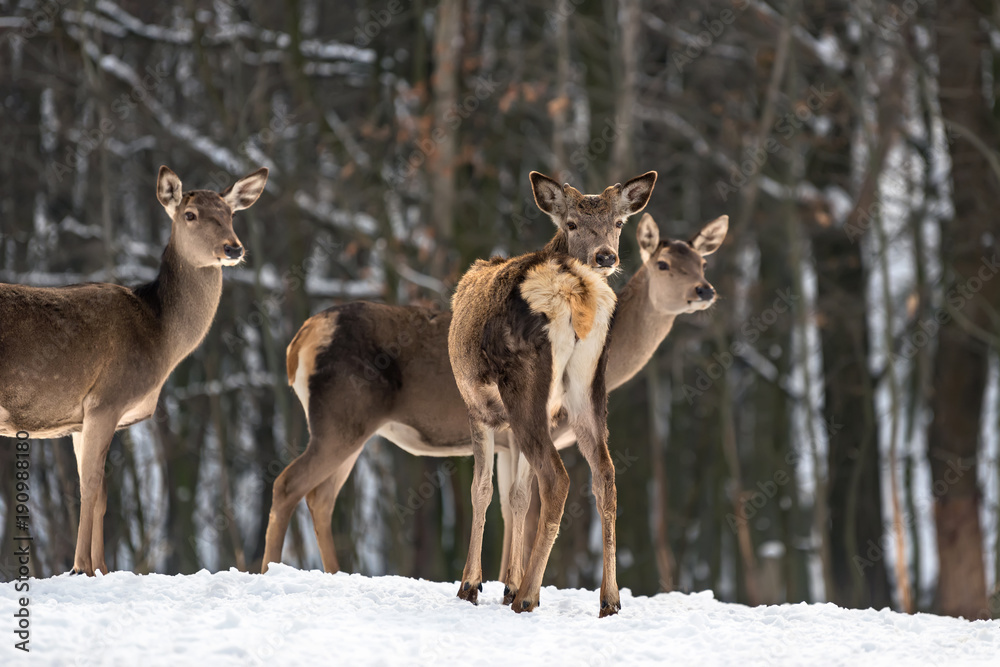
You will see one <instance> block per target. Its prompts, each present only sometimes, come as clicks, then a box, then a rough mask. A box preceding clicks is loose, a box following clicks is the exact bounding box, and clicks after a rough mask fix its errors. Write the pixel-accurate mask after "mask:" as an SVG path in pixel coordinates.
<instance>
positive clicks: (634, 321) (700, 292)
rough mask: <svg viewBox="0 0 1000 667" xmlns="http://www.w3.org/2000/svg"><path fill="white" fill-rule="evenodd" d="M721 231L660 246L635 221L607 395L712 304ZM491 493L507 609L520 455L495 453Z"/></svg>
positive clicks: (721, 225)
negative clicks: (636, 261)
mask: <svg viewBox="0 0 1000 667" xmlns="http://www.w3.org/2000/svg"><path fill="white" fill-rule="evenodd" d="M728 229H729V216H725V215H724V216H721V217H719V218H716V219H715V220H713V221H712V222H709V223H708V224H706V225H705V226H704V227H703V228H702V229H701V231H699V232H698V233H697V234H696V235H695V236H694V237H693V238H692V239H691V240H690V241H687V242H685V241H673V240H667V239H665V240H663V241H661V240H660V230H659V228H658V227H657V226H656V223H655V222H654V221H653V217H652V216H651V215H650V214H649V213H646V214H644V215H643V216H642V219H641V220H640V221H639V226H638V228H637V229H636V238H637V239H638V241H639V254H640V256H641V258H642V266H641V267H639V270H638V271H636V273H635V275H634V276H632V279H631V280H629V281H628V283H627V284H626V285H625V287H624V288H622V291H621V293H620V294H619V295H618V304H617V306H616V308H615V317H614V322H613V324H612V327H611V333H610V335H609V336H608V353H607V354H608V365H607V389H608V391H609V392H610V391H613V390H615V389H617V388H618V387H620V386H622V385H623V384H625V383H626V382H628V381H629V380H631V379H632V378H633V377H634V376H635V374H636V373H638V372H639V371H640V370H641V369H642V368H643V367H644V366H645V365H646V364H647V363H648V362H649V360H650V358H651V357H652V356H653V353H654V352H655V351H656V348H657V347H659V345H660V343H662V342H663V340H664V339H665V338H666V337H667V334H669V333H670V330H671V329H673V326H674V320H675V319H676V318H677V316H678V315H684V314H686V313H694V312H698V311H700V310H705V309H706V308H708V307H709V306H711V305H712V304H713V303H715V296H716V295H715V289H714V288H713V287H712V284H711V283H709V282H708V281H707V280H706V279H705V265H706V264H707V262H706V261H705V259H704V257H706V256H708V255H711V254H712V253H714V252H715V251H716V250H718V249H719V246H721V245H722V242H723V240H725V238H726V233H727V231H728ZM552 439H553V441H554V442H555V446H556V449H564V448H566V447H571V446H572V445H573V443H574V442H575V441H576V436H575V434H574V432H573V431H572V430H571V429H569V428H567V427H566V426H565V423H563V424H562V425H561V428H560V429H557V430H556V431H554V432H553V434H552ZM514 480H518V482H519V484H518V485H515V484H514ZM497 486H498V487H499V494H500V510H501V513H502V515H503V520H504V541H503V545H504V546H503V560H502V561H501V564H500V576H501V580H502V581H503V582H504V584H506V588H505V590H504V602H505V603H508V604H509V603H511V602H513V596H514V592H515V588H516V584H517V582H518V578H517V577H518V575H519V573H520V572H522V571H523V564H522V560H521V559H522V558H523V557H524V555H525V554H524V545H523V542H522V540H523V535H524V521H525V515H526V513H527V510H528V504H529V502H530V500H531V498H530V490H531V472H530V466H529V465H528V462H527V461H526V460H525V457H524V455H523V454H522V455H520V456H517V457H515V456H514V452H513V451H512V450H511V449H510V448H504V449H498V451H497Z"/></svg>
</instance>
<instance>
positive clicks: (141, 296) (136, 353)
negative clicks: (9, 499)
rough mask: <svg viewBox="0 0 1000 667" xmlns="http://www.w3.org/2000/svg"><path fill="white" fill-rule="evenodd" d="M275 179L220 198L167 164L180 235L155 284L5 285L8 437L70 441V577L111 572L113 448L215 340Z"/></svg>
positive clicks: (173, 234)
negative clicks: (250, 230) (189, 185)
mask: <svg viewBox="0 0 1000 667" xmlns="http://www.w3.org/2000/svg"><path fill="white" fill-rule="evenodd" d="M267 175H268V170H267V169H266V168H261V169H258V170H257V171H255V172H253V173H251V174H249V175H248V176H246V177H244V178H242V179H240V180H238V181H236V182H235V183H234V184H233V185H231V186H230V187H229V188H228V189H226V190H225V191H223V192H215V191H213V190H189V191H187V192H184V191H182V189H181V180H180V178H178V177H177V174H175V173H174V172H173V171H171V170H170V169H169V168H168V167H166V166H161V167H160V171H159V174H158V176H157V181H156V196H157V199H158V200H159V202H160V204H161V205H162V206H163V208H164V210H165V211H166V213H167V215H168V216H169V217H170V220H171V231H170V240H169V242H168V243H167V246H166V249H165V250H164V251H163V256H162V259H161V262H160V269H159V274H158V275H157V277H156V279H155V280H153V281H152V282H150V283H147V284H144V285H139V286H137V287H133V288H127V287H123V286H120V285H115V284H110V283H87V284H82V285H69V286H65V287H30V286H26V285H11V284H0V436H8V437H13V436H15V435H16V434H18V433H20V434H21V435H22V436H23V435H24V434H25V433H27V434H28V435H29V436H30V437H31V438H35V439H46V438H59V437H63V436H66V435H71V436H72V439H73V452H74V454H75V456H76V464H77V472H78V474H79V477H80V523H79V528H78V531H77V538H76V550H75V554H74V558H73V569H72V573H73V574H86V575H88V576H95V573H96V572H98V571H100V572H101V573H102V574H107V573H108V567H107V564H106V562H105V558H104V514H105V512H106V510H107V498H108V496H107V480H106V479H105V476H104V464H105V460H106V458H107V454H108V449H109V448H110V446H111V440H112V438H113V437H114V434H115V432H116V431H118V430H119V429H123V428H125V427H127V426H131V425H132V424H135V423H137V422H140V421H142V420H144V419H148V418H149V417H151V416H152V415H153V413H154V411H155V410H156V405H157V401H158V398H159V394H160V390H161V389H162V388H163V385H164V383H165V382H166V380H167V378H168V377H169V375H170V373H171V372H172V371H173V370H174V368H176V367H177V365H178V364H179V363H180V362H181V361H182V360H184V359H185V358H186V357H187V356H188V355H190V354H191V353H192V352H193V351H194V350H195V348H197V347H198V346H199V345H200V344H201V342H202V340H203V339H204V338H205V336H206V334H207V333H208V331H209V329H210V327H211V325H212V320H213V319H214V318H215V312H216V310H217V309H218V306H219V301H220V299H221V296H222V267H224V266H235V265H237V264H239V263H240V262H242V261H243V258H244V248H243V245H242V244H241V243H240V240H239V238H238V237H237V235H236V233H235V232H234V231H233V213H234V212H236V211H240V210H242V209H245V208H248V207H249V206H251V205H252V204H253V203H254V202H256V201H257V198H258V197H259V196H260V194H261V193H262V192H263V190H264V186H265V185H266V183H267Z"/></svg>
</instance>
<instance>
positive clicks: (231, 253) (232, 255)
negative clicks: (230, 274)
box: [222, 243, 243, 259]
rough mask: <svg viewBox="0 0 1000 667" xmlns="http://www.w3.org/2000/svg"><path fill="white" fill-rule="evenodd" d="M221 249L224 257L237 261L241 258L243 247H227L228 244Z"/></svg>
mask: <svg viewBox="0 0 1000 667" xmlns="http://www.w3.org/2000/svg"><path fill="white" fill-rule="evenodd" d="M222 249H223V250H224V251H225V253H226V257H228V258H229V259H239V258H240V257H242V256H243V246H241V245H229V244H228V243H227V244H226V245H224V246H222Z"/></svg>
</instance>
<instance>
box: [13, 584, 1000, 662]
mask: <svg viewBox="0 0 1000 667" xmlns="http://www.w3.org/2000/svg"><path fill="white" fill-rule="evenodd" d="M30 584H31V590H30V593H29V595H30V598H31V603H30V607H29V609H30V613H31V632H32V634H31V644H30V648H31V654H30V656H28V655H24V654H20V652H19V651H16V650H14V648H13V640H11V641H7V642H4V644H3V646H2V647H0V661H2V662H3V664H5V665H29V664H30V665H65V664H74V665H81V666H85V665H91V664H94V665H96V664H140V663H141V664H143V665H172V664H199V663H207V664H212V665H230V664H232V665H257V664H266V665H270V664H275V663H279V664H331V661H332V663H333V664H393V665H397V664H401V665H411V664H412V665H425V664H435V665H448V664H463V665H464V664H498V665H499V664H504V665H507V664H511V663H513V664H520V665H533V664H546V665H550V664H557V665H564V664H565V665H607V664H626V665H634V664H697V665H725V666H726V667H728V666H729V665H734V664H741V665H742V664H749V665H803V664H825V665H855V664H866V665H869V664H893V665H955V664H962V665H995V664H996V656H997V655H998V654H1000V621H975V622H968V621H964V620H961V619H955V618H946V617H940V616H933V615H930V614H916V615H913V616H908V615H905V614H900V613H897V612H893V611H890V610H888V609H883V610H881V611H876V610H874V609H866V610H855V609H841V608H839V607H837V606H835V605H833V604H812V605H809V604H804V603H801V604H794V605H788V604H786V605H780V606H762V607H753V608H751V607H746V606H743V605H739V604H729V603H723V602H720V601H718V600H715V599H714V597H713V595H712V593H711V592H709V591H706V592H701V593H694V594H683V593H665V594H660V595H655V596H653V597H641V596H640V597H636V596H633V595H632V594H631V592H630V591H629V590H628V589H624V590H622V593H621V597H622V610H621V613H620V614H619V615H617V616H614V617H611V618H605V619H599V618H597V611H598V604H599V603H598V593H597V592H596V591H588V590H579V589H556V588H554V587H551V586H549V587H545V588H543V589H542V592H541V606H540V607H539V608H538V609H537V610H535V611H534V612H533V613H531V614H515V613H514V612H513V611H511V610H510V608H509V607H507V606H504V605H502V604H501V603H500V598H501V597H502V595H503V584H501V583H499V582H495V581H488V582H486V583H485V584H484V585H483V593H482V594H481V595H480V604H479V606H472V605H470V604H469V603H467V602H465V601H462V600H460V599H458V598H457V597H456V596H455V592H456V591H457V589H458V582H443V583H439V582H429V581H423V580H414V579H407V578H404V577H365V576H362V575H358V574H346V573H338V574H336V575H329V574H323V573H321V572H317V571H300V570H296V569H294V568H291V567H289V566H286V565H273V566H272V567H271V569H270V570H269V571H268V573H267V574H266V575H255V574H246V573H242V572H238V571H236V570H229V571H227V572H219V573H215V574H209V573H208V572H207V571H204V570H203V571H201V572H198V573H197V574H193V575H187V576H184V575H177V576H166V575H158V574H154V575H146V576H140V575H135V574H132V573H130V572H113V573H111V574H110V575H107V576H103V577H102V576H98V577H96V578H87V577H70V576H67V575H62V576H59V577H53V578H50V579H43V580H32V581H31V582H30ZM21 595H23V594H22V593H17V592H15V590H14V585H13V584H3V585H2V586H0V599H2V600H3V603H2V604H3V608H4V609H7V610H10V609H13V608H14V606H15V604H16V599H17V598H18V597H19V596H21Z"/></svg>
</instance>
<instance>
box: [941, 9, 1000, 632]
mask: <svg viewBox="0 0 1000 667" xmlns="http://www.w3.org/2000/svg"><path fill="white" fill-rule="evenodd" d="M982 18H983V15H982V14H980V12H979V11H977V10H976V8H975V7H974V6H973V4H972V2H969V1H967V0H963V1H959V2H953V3H942V4H941V5H940V6H939V12H938V55H939V58H940V63H941V72H940V81H941V92H940V98H941V113H942V115H943V116H944V121H945V124H946V126H947V127H948V128H949V130H951V131H952V137H953V139H954V140H953V141H952V143H951V146H950V153H951V163H952V172H951V176H952V186H953V190H952V192H953V199H954V207H953V210H954V218H953V219H952V220H950V221H946V222H945V224H944V226H945V229H943V230H942V236H941V237H942V239H943V243H942V255H943V256H942V265H943V267H944V272H945V276H946V277H947V278H946V281H947V282H946V285H947V292H946V304H947V305H946V308H947V312H948V314H949V315H950V317H949V318H948V321H947V322H946V323H945V324H943V325H942V326H941V332H940V337H939V340H938V347H937V354H936V356H935V359H934V371H933V373H934V384H933V387H934V392H933V394H932V396H931V409H932V411H933V414H934V418H933V420H932V421H931V424H930V428H929V432H928V439H927V456H928V458H929V460H930V466H931V478H932V487H931V488H932V491H933V493H934V521H935V524H936V529H937V547H938V560H939V562H940V568H939V575H938V593H937V610H938V611H939V612H940V613H942V614H947V615H949V616H964V617H965V618H970V619H972V618H988V611H987V600H986V572H985V566H984V563H983V535H982V528H981V526H980V525H979V504H980V501H981V497H982V496H981V493H980V490H979V486H978V484H977V480H976V462H977V457H978V446H979V427H980V421H981V417H982V407H983V396H984V394H985V389H986V376H987V371H986V369H987V354H988V346H987V345H986V343H985V342H983V341H982V340H980V338H979V337H978V336H977V335H975V334H974V333H973V331H972V330H970V329H979V330H992V329H993V327H992V326H991V324H990V314H989V313H990V304H993V306H994V307H995V305H996V303H997V299H998V297H1000V280H997V279H995V278H994V279H993V280H990V279H989V278H985V273H989V271H988V270H987V271H985V272H983V273H979V275H978V276H977V275H976V274H977V273H978V272H980V270H981V269H982V268H983V267H984V266H988V264H986V263H987V262H989V261H990V260H993V261H995V258H996V253H997V238H996V231H997V228H996V222H995V221H996V205H997V200H996V194H995V193H996V192H997V189H998V187H1000V183H998V179H997V175H996V173H995V172H994V171H993V169H992V168H991V165H990V161H989V159H988V158H987V156H986V154H985V153H984V152H983V151H981V150H980V149H979V148H978V147H977V146H976V145H975V143H974V142H972V141H970V140H969V139H968V138H967V137H966V136H961V135H963V134H965V133H966V132H969V133H971V134H972V135H974V136H975V137H976V138H978V139H979V140H980V141H981V142H983V143H984V144H985V145H986V146H989V147H990V148H989V150H991V151H992V150H993V147H994V146H996V145H997V133H996V131H995V128H994V123H993V119H992V117H991V116H990V113H989V106H988V104H987V102H986V100H984V99H983V96H982V87H981V82H982V65H981V63H982V62H983V60H982V58H981V54H982V53H983V51H984V50H985V49H988V48H989V44H988V43H987V41H986V37H987V35H986V34H985V32H983V31H982V30H980V29H979V27H978V22H979V21H980V20H982ZM956 133H957V134H959V135H960V136H957V137H956V136H955V134H956ZM990 277H991V278H992V277H993V276H992V275H991V276H990ZM980 278H985V279H983V280H979V279H980ZM977 285H978V286H979V289H976V286H977Z"/></svg>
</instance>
